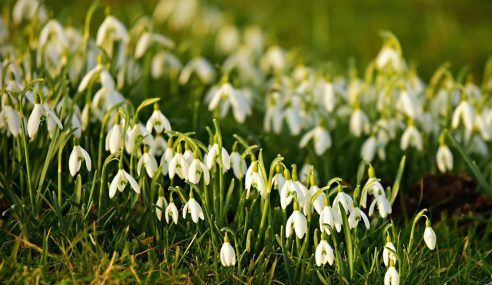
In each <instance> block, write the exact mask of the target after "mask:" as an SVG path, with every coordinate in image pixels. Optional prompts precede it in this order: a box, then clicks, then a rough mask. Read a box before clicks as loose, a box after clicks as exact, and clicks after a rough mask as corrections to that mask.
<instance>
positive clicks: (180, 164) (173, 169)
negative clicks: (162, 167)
mask: <svg viewBox="0 0 492 285" xmlns="http://www.w3.org/2000/svg"><path fill="white" fill-rule="evenodd" d="M188 173H189V165H188V162H187V161H186V159H185V158H184V157H183V153H182V149H181V144H178V146H177V151H176V153H175V154H174V157H173V158H172V159H171V161H169V177H170V178H171V179H173V178H174V175H175V174H177V175H178V176H179V178H181V179H184V180H188Z"/></svg>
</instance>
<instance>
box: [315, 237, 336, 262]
mask: <svg viewBox="0 0 492 285" xmlns="http://www.w3.org/2000/svg"><path fill="white" fill-rule="evenodd" d="M314 256H315V259H316V265H317V266H318V267H321V266H322V265H325V264H326V263H328V264H330V265H333V261H335V254H334V253H333V249H332V248H331V246H330V245H329V244H328V242H327V241H326V240H324V239H322V240H321V241H320V242H319V244H318V247H316V253H315V255H314Z"/></svg>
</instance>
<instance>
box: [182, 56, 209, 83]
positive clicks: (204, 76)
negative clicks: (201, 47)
mask: <svg viewBox="0 0 492 285" xmlns="http://www.w3.org/2000/svg"><path fill="white" fill-rule="evenodd" d="M193 73H195V74H196V75H197V76H198V78H199V79H200V81H201V82H202V83H203V84H209V83H210V82H212V81H213V80H214V78H215V70H214V68H213V66H212V65H211V64H210V63H209V62H208V61H207V60H206V59H204V58H203V57H197V58H194V59H192V60H191V61H190V62H188V64H186V65H185V66H184V67H183V69H182V70H181V73H180V74H179V78H178V82H179V84H181V85H184V84H186V83H188V81H189V80H190V78H191V75H192V74H193Z"/></svg>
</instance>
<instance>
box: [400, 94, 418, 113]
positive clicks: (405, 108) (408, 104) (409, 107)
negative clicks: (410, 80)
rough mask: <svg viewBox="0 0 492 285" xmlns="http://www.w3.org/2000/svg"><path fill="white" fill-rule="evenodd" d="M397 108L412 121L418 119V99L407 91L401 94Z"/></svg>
mask: <svg viewBox="0 0 492 285" xmlns="http://www.w3.org/2000/svg"><path fill="white" fill-rule="evenodd" d="M396 108H397V109H398V110H400V111H401V112H402V113H404V114H405V115H407V116H408V117H409V118H412V119H415V118H416V117H417V114H418V111H419V110H418V108H417V102H416V99H415V98H414V97H413V96H411V95H410V94H409V93H408V92H407V91H406V90H402V91H401V92H400V96H399V98H398V101H397V102H396Z"/></svg>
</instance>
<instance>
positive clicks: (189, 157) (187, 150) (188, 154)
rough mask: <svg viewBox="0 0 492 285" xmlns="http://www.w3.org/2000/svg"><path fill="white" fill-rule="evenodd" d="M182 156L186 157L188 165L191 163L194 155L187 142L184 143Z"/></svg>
mask: <svg viewBox="0 0 492 285" xmlns="http://www.w3.org/2000/svg"><path fill="white" fill-rule="evenodd" d="M183 157H184V159H186V162H188V165H191V163H192V162H193V159H194V158H195V155H194V153H193V151H192V150H191V149H190V147H189V146H188V144H185V152H184V153H183Z"/></svg>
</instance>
